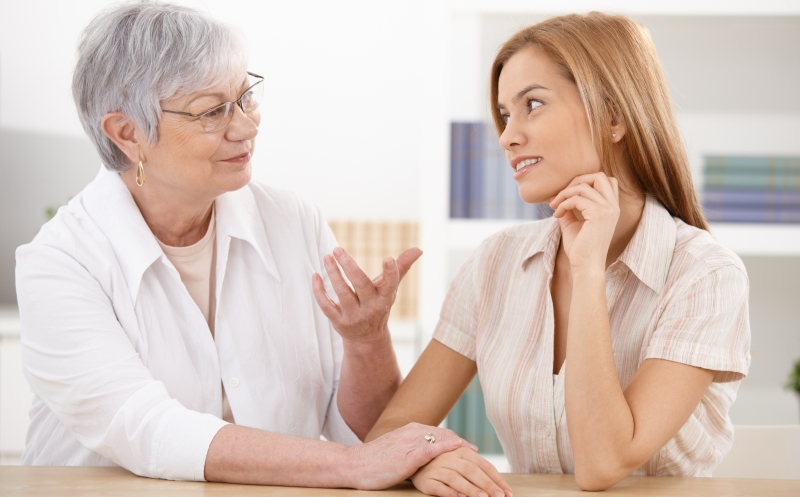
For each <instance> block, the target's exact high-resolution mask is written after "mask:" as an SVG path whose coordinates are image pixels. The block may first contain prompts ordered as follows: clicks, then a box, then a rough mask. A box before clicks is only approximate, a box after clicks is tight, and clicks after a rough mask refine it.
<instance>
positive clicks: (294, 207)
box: [239, 181, 323, 223]
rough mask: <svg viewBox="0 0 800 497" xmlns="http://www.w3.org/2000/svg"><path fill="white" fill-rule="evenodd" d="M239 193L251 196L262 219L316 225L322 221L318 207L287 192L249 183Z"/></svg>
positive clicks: (255, 182) (254, 182)
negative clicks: (309, 222)
mask: <svg viewBox="0 0 800 497" xmlns="http://www.w3.org/2000/svg"><path fill="white" fill-rule="evenodd" d="M239 193H241V194H247V195H251V196H252V198H253V200H255V203H256V206H257V207H258V210H259V213H260V214H261V217H262V218H266V219H269V218H282V219H285V220H293V221H314V222H317V223H318V222H320V221H321V220H322V219H323V214H322V209H320V207H319V206H318V205H316V204H315V203H313V202H311V201H310V200H308V199H306V198H304V197H303V196H301V195H299V194H297V193H294V192H291V191H289V190H284V189H281V188H275V187H273V186H270V185H266V184H264V183H261V182H257V181H251V182H250V183H248V184H247V186H246V187H244V188H243V189H242V190H240V191H239Z"/></svg>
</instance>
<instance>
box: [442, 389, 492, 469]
mask: <svg viewBox="0 0 800 497" xmlns="http://www.w3.org/2000/svg"><path fill="white" fill-rule="evenodd" d="M447 427H448V428H449V429H451V430H453V431H454V432H456V433H458V435H459V436H461V437H462V438H463V439H464V440H466V441H468V442H470V443H472V444H475V445H477V446H478V450H479V452H480V453H481V454H502V453H503V447H502V446H501V445H500V440H499V439H498V438H497V433H496V432H495V431H494V426H492V423H490V422H489V418H488V417H486V403H485V402H484V400H483V390H481V383H480V379H479V378H478V376H475V378H473V379H472V382H471V383H470V384H469V386H468V387H467V390H466V391H465V392H464V394H463V395H462V396H461V398H460V399H459V400H458V402H457V403H456V405H455V407H453V410H452V411H450V414H448V415H447Z"/></svg>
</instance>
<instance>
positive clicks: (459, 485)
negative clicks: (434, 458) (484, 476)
mask: <svg viewBox="0 0 800 497" xmlns="http://www.w3.org/2000/svg"><path fill="white" fill-rule="evenodd" d="M431 478H433V479H435V480H438V481H440V482H442V483H444V484H445V485H447V486H448V487H450V488H451V489H453V490H455V491H456V492H457V493H460V494H462V495H467V496H469V497H484V496H489V495H491V496H493V497H502V496H495V494H494V492H492V493H487V492H486V490H485V489H483V488H481V487H479V486H476V485H474V484H473V483H472V482H471V481H470V480H468V479H467V478H465V475H463V474H461V473H459V472H458V471H456V470H452V469H450V468H441V469H440V470H438V471H436V473H434V474H432V475H431ZM498 490H499V489H498Z"/></svg>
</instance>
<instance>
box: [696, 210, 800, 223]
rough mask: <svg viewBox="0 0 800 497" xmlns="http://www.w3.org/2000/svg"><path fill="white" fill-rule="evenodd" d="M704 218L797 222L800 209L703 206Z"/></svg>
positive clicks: (799, 218)
mask: <svg viewBox="0 0 800 497" xmlns="http://www.w3.org/2000/svg"><path fill="white" fill-rule="evenodd" d="M703 214H704V215H705V216H706V219H707V220H709V221H711V222H717V223H798V222H800V209H796V208H795V209H779V208H774V209H765V208H758V207H750V206H737V207H731V206H726V207H723V208H717V207H707V206H703Z"/></svg>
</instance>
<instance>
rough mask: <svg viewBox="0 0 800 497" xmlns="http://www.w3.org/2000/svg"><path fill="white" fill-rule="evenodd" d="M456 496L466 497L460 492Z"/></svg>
mask: <svg viewBox="0 0 800 497" xmlns="http://www.w3.org/2000/svg"><path fill="white" fill-rule="evenodd" d="M457 495H458V497H467V496H466V495H464V494H462V493H461V492H459V493H458V494H457Z"/></svg>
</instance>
